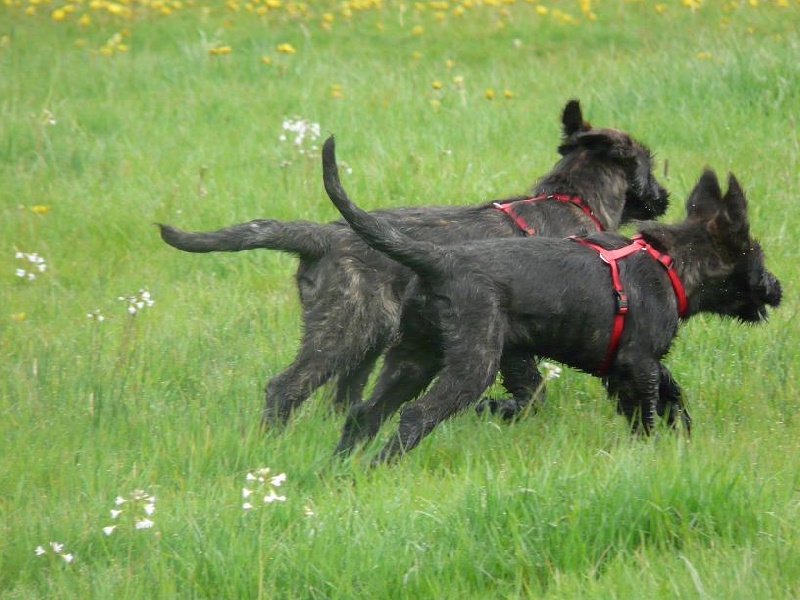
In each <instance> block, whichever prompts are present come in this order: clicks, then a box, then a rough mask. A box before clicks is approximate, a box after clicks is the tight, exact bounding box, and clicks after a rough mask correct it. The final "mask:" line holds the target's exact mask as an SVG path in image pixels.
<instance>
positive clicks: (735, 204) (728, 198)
mask: <svg viewBox="0 0 800 600" xmlns="http://www.w3.org/2000/svg"><path fill="white" fill-rule="evenodd" d="M722 200H723V203H724V204H725V211H724V213H723V214H724V215H725V231H726V235H727V237H728V241H729V243H730V244H731V245H732V246H733V247H734V248H737V249H741V248H746V247H747V246H749V245H750V220H749V219H748V217H747V198H746V197H745V195H744V190H742V186H740V185H739V182H738V181H737V180H736V177H735V176H734V175H733V173H730V174H729V175H728V191H727V192H726V194H725V197H724V198H723V199H722Z"/></svg>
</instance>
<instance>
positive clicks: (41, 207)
mask: <svg viewBox="0 0 800 600" xmlns="http://www.w3.org/2000/svg"><path fill="white" fill-rule="evenodd" d="M31 212H32V213H36V214H37V215H46V214H47V213H49V212H50V207H49V206H48V205H47V204H34V205H33V206H31Z"/></svg>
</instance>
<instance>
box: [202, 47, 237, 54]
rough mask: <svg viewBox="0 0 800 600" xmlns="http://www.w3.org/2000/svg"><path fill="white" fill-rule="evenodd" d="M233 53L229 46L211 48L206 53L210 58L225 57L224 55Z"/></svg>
mask: <svg viewBox="0 0 800 600" xmlns="http://www.w3.org/2000/svg"><path fill="white" fill-rule="evenodd" d="M231 52H233V48H231V47H230V46H213V47H211V48H209V49H208V53H209V54H210V55H211V56H225V55H226V54H230V53H231Z"/></svg>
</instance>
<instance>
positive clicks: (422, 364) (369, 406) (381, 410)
mask: <svg viewBox="0 0 800 600" xmlns="http://www.w3.org/2000/svg"><path fill="white" fill-rule="evenodd" d="M440 365H441V359H440V358H438V357H436V356H431V355H430V353H428V352H424V351H420V349H419V348H417V347H410V346H408V345H405V344H403V343H400V344H398V345H397V346H395V347H393V348H392V349H391V350H390V351H389V352H388V353H387V355H386V359H385V360H384V365H383V368H382V369H381V372H380V374H379V375H378V380H377V382H376V383H375V389H374V390H373V392H372V395H371V396H370V398H369V399H368V400H367V401H365V402H360V403H358V404H354V405H353V406H351V407H350V411H349V412H348V414H347V418H346V419H345V423H344V427H343V428H342V436H341V438H340V440H339V444H338V445H337V447H336V454H337V455H346V454H349V453H350V452H352V450H353V449H354V448H355V446H356V444H358V443H359V442H361V441H363V440H368V439H372V438H373V437H375V435H376V434H377V433H378V429H380V426H381V424H382V423H383V422H384V421H385V420H386V419H388V418H389V417H390V416H391V415H392V414H394V413H395V412H396V411H397V409H398V408H400V406H402V405H403V404H404V403H406V402H407V401H409V400H411V399H412V398H415V397H416V396H417V395H419V394H420V393H421V392H422V391H423V390H424V389H425V387H426V386H427V385H428V384H429V383H430V382H431V380H432V379H433V377H434V376H435V375H436V372H437V371H438V370H439V367H440Z"/></svg>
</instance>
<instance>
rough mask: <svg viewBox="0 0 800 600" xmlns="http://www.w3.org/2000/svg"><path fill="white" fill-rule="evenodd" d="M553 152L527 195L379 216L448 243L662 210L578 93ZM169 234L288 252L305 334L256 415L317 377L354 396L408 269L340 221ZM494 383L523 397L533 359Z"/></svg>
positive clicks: (391, 321)
mask: <svg viewBox="0 0 800 600" xmlns="http://www.w3.org/2000/svg"><path fill="white" fill-rule="evenodd" d="M562 125H563V139H562V144H561V146H560V147H559V152H560V154H561V155H562V158H561V159H560V161H559V162H558V163H557V164H556V165H555V167H554V168H553V170H552V171H551V172H550V173H549V174H547V175H545V176H544V177H543V178H542V179H541V180H540V181H539V182H538V183H537V184H536V185H535V186H534V188H533V190H532V196H528V197H517V198H510V199H508V200H502V201H499V202H485V203H483V204H479V205H477V206H452V207H425V208H400V209H394V210H386V211H379V212H378V213H377V214H380V215H381V217H382V218H383V219H387V220H389V221H391V222H392V223H393V224H394V225H395V226H396V227H398V228H399V229H401V230H402V231H404V232H406V233H407V234H409V235H411V236H412V237H415V238H423V239H428V240H431V241H435V242H436V243H437V244H449V243H455V242H464V241H471V240H480V239H487V238H520V237H524V236H525V235H528V234H530V233H534V232H535V233H536V234H537V235H542V236H557V237H564V236H567V235H580V234H583V233H586V232H587V231H596V230H597V229H598V228H601V229H605V230H616V229H617V227H618V226H619V225H620V223H621V222H625V221H629V220H632V219H651V218H655V217H658V216H660V215H662V214H663V213H664V211H665V210H666V208H667V194H666V192H665V190H664V188H663V187H661V185H660V184H659V183H658V182H657V181H656V179H655V177H654V176H653V174H652V161H651V156H650V152H649V151H648V150H647V148H645V147H644V146H642V145H641V144H639V143H637V142H635V141H634V140H632V139H631V138H630V137H629V136H628V135H627V134H625V133H623V132H621V131H618V130H616V129H602V128H594V127H592V126H591V125H590V124H589V123H587V122H585V121H584V119H583V116H582V114H581V109H580V105H579V104H578V102H577V101H575V100H572V101H570V102H569V103H568V104H567V105H566V107H565V108H564V111H563V114H562ZM161 236H162V238H163V239H164V241H166V242H167V243H168V244H170V245H172V246H175V247H176V248H179V249H181V250H186V251H189V252H211V251H218V250H227V251H238V250H247V249H252V248H269V249H274V250H283V251H285V252H291V253H294V254H296V255H298V256H299V258H300V265H299V267H298V270H297V283H298V288H299V291H300V302H301V304H302V307H303V323H304V336H303V341H302V344H301V346H300V351H299V353H298V355H297V357H296V358H295V360H294V362H292V364H291V365H290V366H289V367H288V368H287V369H286V370H284V371H283V372H282V373H280V374H279V375H277V376H276V377H275V378H274V379H272V380H271V381H270V382H269V383H268V384H267V387H266V401H265V405H264V414H263V422H264V423H265V424H266V423H268V422H270V421H273V420H278V421H281V422H283V421H286V420H287V419H288V417H289V415H290V413H291V411H292V410H294V409H295V408H296V407H297V406H299V405H300V404H301V403H302V402H303V401H304V400H305V399H306V398H308V396H309V395H310V394H311V393H312V392H313V391H314V390H315V389H316V388H318V387H319V386H321V385H322V384H324V383H325V382H326V381H327V380H328V379H330V378H332V377H337V379H338V389H337V400H338V402H339V403H344V402H346V401H348V400H350V401H353V402H355V401H358V400H360V399H361V393H362V391H363V387H364V385H365V383H366V381H367V377H368V376H369V373H370V371H371V370H372V368H373V366H374V364H375V362H376V360H377V359H378V357H379V356H380V355H381V353H382V352H383V351H384V349H385V347H386V345H387V344H388V343H389V340H390V338H391V336H392V335H393V332H395V330H396V326H397V319H398V314H399V309H400V302H401V297H402V294H403V291H404V290H405V287H406V285H407V283H408V281H409V279H410V277H411V275H412V273H411V271H409V270H408V269H406V268H405V267H403V266H402V265H399V264H398V263H396V262H394V261H392V260H389V259H388V258H386V257H385V256H384V255H382V254H381V253H379V252H376V251H374V250H372V249H371V248H369V247H368V246H367V245H365V244H364V243H363V242H362V241H361V239H360V238H359V237H358V236H357V235H356V234H355V233H354V232H353V231H352V230H351V229H350V227H348V226H347V224H346V223H344V222H342V221H338V222H336V223H329V224H317V223H309V222H306V221H292V222H282V221H277V220H257V221H251V222H249V223H241V224H238V225H233V226H231V227H228V228H225V229H221V230H219V231H214V232H207V233H188V232H182V231H180V230H177V229H175V228H173V227H169V226H165V225H162V226H161ZM508 368H509V369H514V370H517V371H519V372H518V373H506V366H505V365H503V366H501V371H503V375H504V384H507V383H508V382H510V381H516V382H518V383H517V384H516V385H514V386H513V387H511V386H508V385H506V387H507V388H508V389H509V391H510V392H511V393H512V394H513V396H514V399H512V400H508V401H507V402H509V403H510V404H511V409H510V412H513V410H515V408H516V406H517V403H518V402H519V403H522V402H525V401H527V399H528V398H529V397H530V395H531V393H532V391H533V390H535V389H537V386H538V385H539V383H540V381H541V378H540V376H539V373H538V370H537V368H536V365H535V362H533V361H532V360H528V361H520V362H518V363H516V362H515V363H513V364H512V363H511V362H509V366H508Z"/></svg>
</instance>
